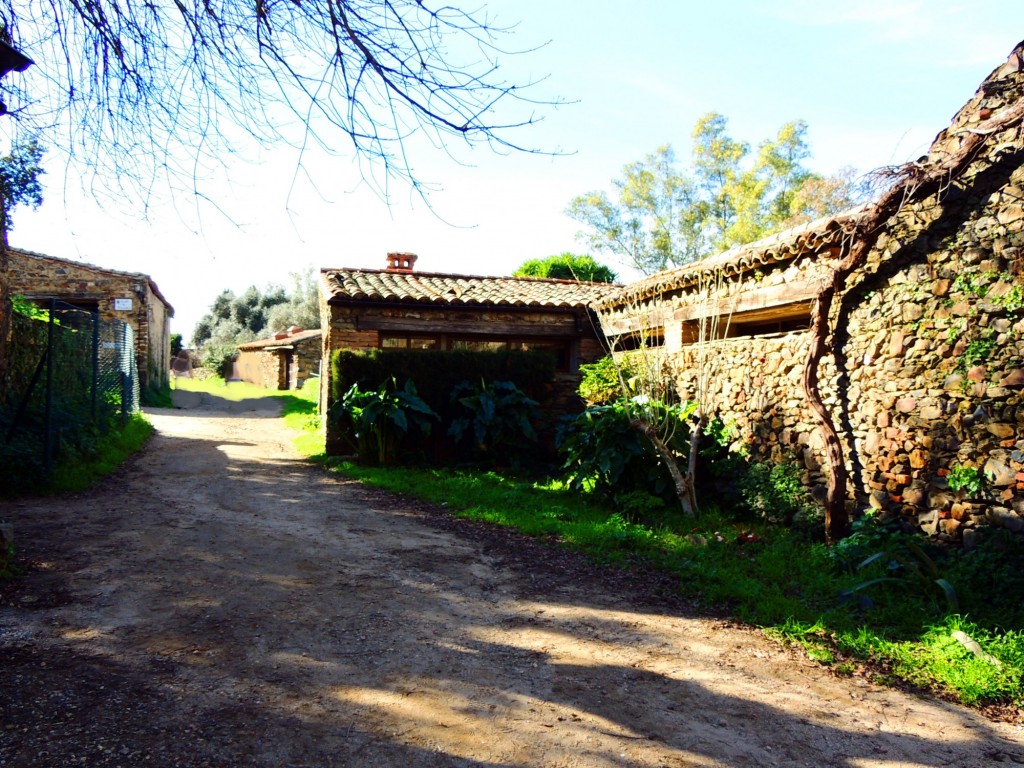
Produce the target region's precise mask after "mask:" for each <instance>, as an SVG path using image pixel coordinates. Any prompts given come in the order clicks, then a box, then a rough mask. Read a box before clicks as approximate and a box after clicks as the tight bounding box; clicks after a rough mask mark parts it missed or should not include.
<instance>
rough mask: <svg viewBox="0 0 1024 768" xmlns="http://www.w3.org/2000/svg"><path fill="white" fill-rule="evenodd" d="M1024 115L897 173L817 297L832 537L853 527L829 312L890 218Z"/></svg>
mask: <svg viewBox="0 0 1024 768" xmlns="http://www.w3.org/2000/svg"><path fill="white" fill-rule="evenodd" d="M1022 120H1024V101H1019V102H1017V103H1015V104H1012V105H1010V106H1007V107H1005V108H1004V109H1002V110H1001V111H999V112H997V113H994V114H988V115H987V116H986V120H985V129H984V130H965V131H963V132H962V133H961V134H960V136H961V138H960V146H959V147H958V148H957V149H956V151H955V152H951V153H950V154H948V155H944V156H941V157H939V158H938V159H931V160H923V161H918V162H915V163H908V164H906V165H904V166H902V167H901V168H899V169H898V170H896V171H895V172H893V173H892V174H891V176H892V178H893V184H892V186H890V187H889V188H888V189H887V190H886V191H885V192H884V193H883V194H882V195H881V197H879V198H878V200H877V201H876V202H875V203H873V204H872V205H870V206H868V207H867V208H866V209H865V210H864V212H863V214H861V217H860V219H859V221H858V222H857V223H856V225H855V227H854V230H853V232H852V233H851V235H849V237H848V238H847V239H846V240H845V241H844V244H843V249H844V250H845V251H846V254H845V256H844V257H843V259H842V261H840V263H839V265H838V266H837V267H836V269H835V271H834V272H833V274H832V278H831V280H829V281H828V282H827V283H826V284H825V285H823V286H822V288H821V289H820V291H819V292H818V295H817V296H816V298H815V301H814V306H813V310H812V316H811V345H810V350H809V351H808V355H807V363H806V365H805V366H804V392H805V394H806V395H807V401H808V403H809V405H810V406H811V409H812V410H813V411H814V414H815V416H816V417H817V420H818V423H819V425H820V426H821V430H822V435H823V437H824V440H825V450H826V454H827V456H828V461H829V467H830V471H829V486H828V497H827V501H826V509H825V527H826V535H827V537H828V539H829V540H830V541H836V540H838V539H840V538H842V537H843V536H845V535H846V534H847V533H848V531H849V516H848V515H847V511H846V490H847V480H848V473H847V470H846V460H845V456H844V453H843V445H842V440H841V439H840V436H839V431H838V429H837V427H836V425H835V422H834V421H833V419H832V416H831V414H830V413H829V412H828V409H827V408H826V407H825V404H824V400H823V398H822V395H821V388H820V384H819V380H818V366H819V364H820V363H821V360H822V358H823V357H824V356H825V355H826V354H828V353H830V352H831V351H832V349H831V346H830V337H831V333H832V331H831V328H830V323H829V317H830V315H831V311H832V305H833V302H834V301H835V298H836V297H837V296H838V295H839V294H840V293H841V292H842V290H843V288H844V287H845V286H846V284H847V282H848V280H849V279H850V277H851V275H852V274H853V272H854V271H855V270H857V269H859V268H860V267H861V266H863V265H864V263H865V262H866V261H867V257H868V254H869V253H870V252H871V249H872V248H874V247H875V244H876V243H877V242H878V239H879V237H880V236H881V235H882V233H883V232H884V231H885V227H886V223H887V222H888V221H889V219H891V218H892V217H893V216H895V215H896V214H898V213H899V212H900V211H901V210H902V209H903V208H904V207H905V206H907V205H909V204H912V203H914V202H917V201H919V200H923V199H925V198H927V197H930V196H931V195H939V196H941V195H942V194H943V193H944V192H945V191H946V190H947V189H948V188H949V186H950V185H951V184H953V183H954V182H955V181H956V180H957V179H958V178H959V177H960V176H961V175H962V174H963V173H964V171H965V170H967V168H968V167H969V166H970V164H971V163H972V162H973V161H974V160H975V159H976V158H977V157H978V155H979V153H980V151H981V149H982V147H983V146H984V145H985V143H986V142H987V141H988V139H989V138H990V137H991V136H993V135H996V134H998V133H1001V132H1003V131H1005V130H1007V129H1008V128H1012V127H1013V126H1014V125H1018V124H1020V123H1021V122H1022Z"/></svg>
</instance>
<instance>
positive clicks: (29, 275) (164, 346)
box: [8, 249, 171, 388]
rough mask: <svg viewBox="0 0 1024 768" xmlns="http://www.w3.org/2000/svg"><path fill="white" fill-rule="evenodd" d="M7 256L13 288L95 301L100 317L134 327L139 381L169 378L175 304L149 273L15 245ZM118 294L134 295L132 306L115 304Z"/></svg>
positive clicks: (32, 294)
mask: <svg viewBox="0 0 1024 768" xmlns="http://www.w3.org/2000/svg"><path fill="white" fill-rule="evenodd" d="M8 259H9V278H10V290H11V292H12V293H13V294H16V295H23V296H26V297H28V298H51V297H52V298H55V299H59V300H61V301H67V302H69V303H94V304H95V306H96V308H97V311H98V312H99V316H100V319H101V320H120V321H122V322H125V323H128V324H129V325H130V326H132V328H133V329H134V331H135V342H136V355H137V362H138V367H139V382H140V385H141V386H142V387H143V388H145V387H146V386H148V385H149V384H150V383H156V384H166V383H167V379H168V376H169V371H170V357H171V340H170V323H169V318H170V315H171V310H170V308H169V307H168V306H167V305H166V304H165V303H164V302H163V301H161V300H160V298H159V297H158V296H157V295H156V294H155V293H154V292H153V290H152V288H151V285H150V281H149V278H148V277H146V276H145V275H141V274H133V273H129V272H115V271H112V270H104V269H100V268H99V267H93V266H90V265H86V264H78V263H76V262H72V261H65V260H63V259H58V258H55V257H50V256H43V255H41V254H29V253H25V252H22V251H18V250H14V249H11V250H10V251H9V253H8ZM115 299H131V301H132V308H131V309H130V310H119V309H116V308H115V305H114V300H115Z"/></svg>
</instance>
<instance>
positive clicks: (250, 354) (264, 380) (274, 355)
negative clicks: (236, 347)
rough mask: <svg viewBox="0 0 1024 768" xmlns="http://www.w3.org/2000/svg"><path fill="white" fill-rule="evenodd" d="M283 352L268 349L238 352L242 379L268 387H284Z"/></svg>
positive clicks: (239, 372) (237, 363)
mask: <svg viewBox="0 0 1024 768" xmlns="http://www.w3.org/2000/svg"><path fill="white" fill-rule="evenodd" d="M282 357H283V353H282V352H278V351H271V350H266V349H243V350H241V351H239V353H238V360H237V361H236V365H237V366H238V368H237V370H238V375H239V378H241V379H242V381H244V382H246V383H248V384H255V385H256V386H258V387H265V388H266V389H284V384H285V382H284V373H285V372H284V370H283V369H284V365H283V364H282Z"/></svg>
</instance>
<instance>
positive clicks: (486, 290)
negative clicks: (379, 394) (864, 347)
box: [320, 253, 616, 445]
mask: <svg viewBox="0 0 1024 768" xmlns="http://www.w3.org/2000/svg"><path fill="white" fill-rule="evenodd" d="M416 258H417V257H416V255H415V254H410V253H389V254H388V261H387V267H386V268H385V269H379V270H378V269H323V270H321V273H320V293H321V309H320V316H321V318H322V322H323V331H324V333H323V360H324V362H323V373H322V376H321V386H322V389H321V392H322V396H321V405H322V408H323V409H324V411H325V412H326V409H327V408H329V407H330V405H331V402H330V397H331V381H330V359H331V355H332V354H333V352H334V351H335V350H339V349H354V350H361V349H362V350H365V349H385V350H386V349H436V350H451V349H469V350H488V349H544V350H548V351H550V352H551V353H552V354H553V355H554V357H555V360H556V382H555V386H556V388H557V390H558V391H559V393H560V394H559V395H558V396H556V399H561V400H564V399H565V398H566V397H569V396H572V395H573V393H574V392H575V389H576V387H577V385H578V383H579V366H580V364H581V363H588V362H593V361H594V360H597V359H599V358H600V357H602V356H603V355H604V354H605V347H604V345H603V342H602V340H601V338H600V333H599V331H598V330H597V327H596V324H595V322H594V318H593V316H592V314H591V312H590V309H589V306H590V304H591V302H593V301H595V300H596V299H599V298H601V297H603V296H605V295H607V294H608V293H609V292H610V291H612V290H615V288H616V286H613V285H609V284H604V283H584V282H575V281H571V280H547V279H538V278H517V277H478V276H470V275H451V274H434V273H430V272H418V271H416V269H415V264H416ZM331 429H332V427H331V425H330V424H329V425H328V445H332V444H333V443H332V435H331Z"/></svg>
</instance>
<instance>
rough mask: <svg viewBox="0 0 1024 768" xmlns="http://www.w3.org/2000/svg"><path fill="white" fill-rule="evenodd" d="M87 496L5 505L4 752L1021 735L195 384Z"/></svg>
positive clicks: (449, 748) (203, 753) (31, 761)
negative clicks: (386, 474) (836, 673)
mask: <svg viewBox="0 0 1024 768" xmlns="http://www.w3.org/2000/svg"><path fill="white" fill-rule="evenodd" d="M177 394H178V395H179V396H182V399H181V400H180V403H179V404H180V405H181V406H183V408H182V409H181V410H161V411H153V412H152V414H151V415H152V419H153V421H154V423H155V424H156V426H157V428H158V430H159V434H158V435H157V436H156V437H155V439H154V440H153V441H152V443H151V444H150V446H149V448H148V450H147V451H146V452H145V453H144V454H143V455H142V456H140V457H139V458H138V459H137V460H135V461H134V462H133V464H132V465H131V466H130V467H129V468H127V469H126V470H124V471H122V472H121V474H120V475H118V476H116V477H114V478H112V479H110V480H109V481H107V482H106V483H104V484H103V485H102V486H101V487H99V488H97V489H96V490H95V491H93V492H90V493H88V494H85V495H82V496H79V497H73V498H65V499H57V500H52V499H51V500H40V501H24V502H17V503H13V504H10V503H9V504H7V505H6V506H4V507H2V508H0V519H4V518H6V519H11V520H12V521H13V522H14V524H15V529H16V535H17V536H18V539H19V541H20V543H21V546H22V551H23V552H24V553H26V554H27V555H29V557H31V558H32V559H33V560H34V561H36V563H37V566H36V567H35V569H34V570H33V572H32V573H31V574H30V577H29V578H28V579H27V581H26V583H25V584H24V585H23V586H22V587H20V588H19V589H18V590H15V591H9V592H8V593H7V594H6V595H5V601H4V602H5V604H4V605H3V606H2V607H0V659H2V660H3V661H2V666H0V766H4V768H15V767H16V766H17V767H20V766H34V767H38V766H75V765H88V766H124V767H125V768H129V767H134V766H161V767H162V766H292V767H297V766H317V767H319V766H349V765H351V766H402V767H403V768H420V767H421V766H492V767H495V768H497V767H498V766H501V767H503V768H504V767H509V768H510V767H512V766H848V767H850V768H853V767H854V766H856V767H857V768H861V767H864V766H989V765H993V764H997V763H1006V764H1013V763H1024V732H1022V731H1021V729H1020V728H1018V727H1014V726H1010V725H1004V724H998V723H991V722H988V721H986V720H984V719H982V718H981V717H979V716H976V715H974V714H972V713H969V712H967V711H965V710H962V709H959V708H957V707H954V706H951V705H947V704H943V703H937V702H933V701H922V700H919V699H915V698H913V697H910V696H907V695H903V694H901V693H899V692H894V691H890V690H882V689H879V688H875V687H873V686H872V685H870V684H868V683H867V682H865V681H864V680H863V679H860V678H850V679H838V678H834V677H831V676H830V675H829V674H828V673H827V672H825V671H823V670H821V669H819V668H817V667H815V666H814V665H812V664H810V663H808V662H805V661H802V660H800V659H797V658H795V657H794V656H791V655H789V654H787V653H786V652H784V651H781V650H780V649H778V648H777V647H776V646H774V645H772V644H771V643H769V642H767V641H765V640H764V639H763V638H761V637H760V636H759V635H758V634H756V633H753V632H750V631H746V630H742V629H739V628H735V627H731V626H728V625H726V624H724V623H722V622H716V621H714V620H708V619H705V618H694V617H693V616H692V615H689V612H688V611H687V610H686V606H685V604H684V603H683V602H682V601H679V600H675V599H670V598H658V597H657V596H656V595H655V594H654V592H655V590H651V589H649V588H640V587H639V586H638V585H637V584H636V583H631V582H629V581H627V580H623V577H621V576H620V575H617V574H608V573H602V572H601V571H598V570H596V569H593V568H591V567H589V566H588V565H586V564H585V563H584V562H583V561H582V560H580V559H578V558H576V557H574V556H572V555H568V554H564V553H560V552H558V551H557V550H555V549H553V548H551V547H549V546H548V545H546V544H543V543H538V542H532V541H522V540H520V539H518V538H517V537H515V536H513V535H511V534H508V533H505V532H501V531H492V530H489V529H487V528H485V527H483V526H475V525H471V524H466V523H461V522H458V521H451V520H448V519H447V518H446V517H444V516H443V515H439V514H436V513H430V512H427V511H424V510H417V509H416V508H415V507H414V506H413V505H408V504H405V503H402V502H400V501H397V500H395V499H393V498H390V497H387V496H384V495H381V494H377V493H373V492H369V491H366V490H364V489H362V488H360V487H359V486H358V485H356V484H353V483H348V482H345V481H342V480H339V479H338V478H335V477H330V476H328V475H326V474H325V473H324V472H322V471H320V470H318V469H316V468H311V467H308V466H306V465H304V464H303V463H301V462H300V461H298V460H297V459H296V457H295V456H294V454H293V453H292V451H291V449H290V447H289V445H290V441H291V435H290V434H289V433H288V432H287V431H286V430H285V429H284V428H283V427H282V426H281V424H280V421H279V420H277V419H276V418H274V417H275V415H276V410H275V409H276V407H277V406H276V404H275V403H274V401H271V400H267V401H253V400H250V401H244V402H242V403H227V402H226V401H222V400H218V399H217V398H213V397H211V396H208V395H196V394H193V393H177Z"/></svg>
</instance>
